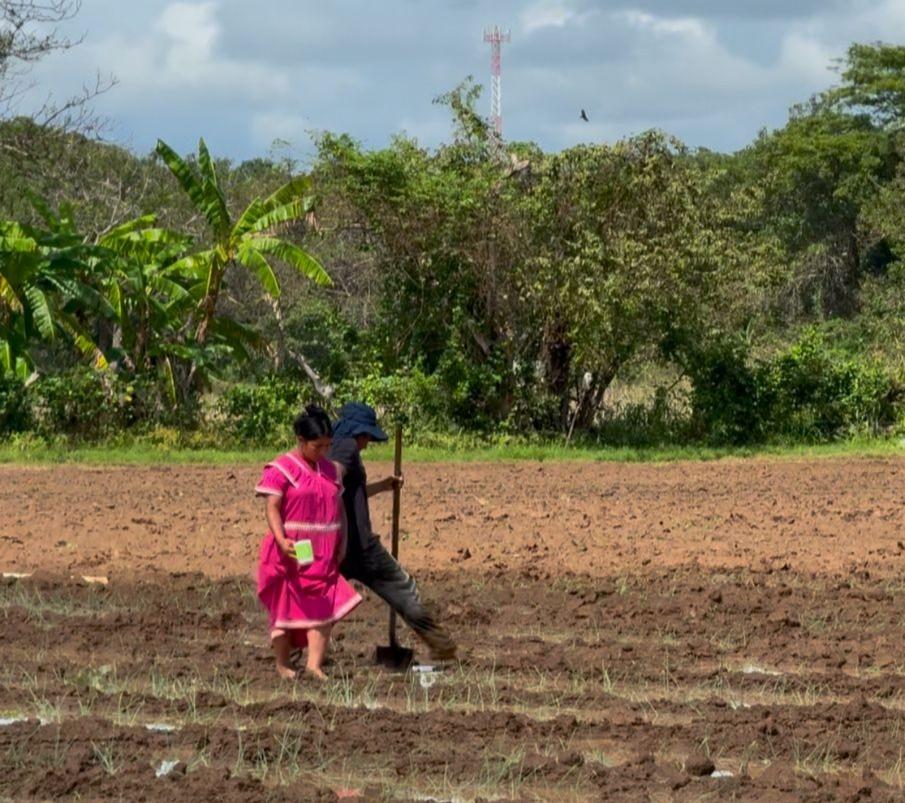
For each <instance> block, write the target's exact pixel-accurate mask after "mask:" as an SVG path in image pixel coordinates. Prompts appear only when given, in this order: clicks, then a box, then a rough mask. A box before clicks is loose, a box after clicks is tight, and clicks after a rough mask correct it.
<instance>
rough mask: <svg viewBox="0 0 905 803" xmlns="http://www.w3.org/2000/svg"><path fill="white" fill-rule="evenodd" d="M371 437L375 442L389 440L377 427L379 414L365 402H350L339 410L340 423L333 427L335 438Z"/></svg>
mask: <svg viewBox="0 0 905 803" xmlns="http://www.w3.org/2000/svg"><path fill="white" fill-rule="evenodd" d="M358 435H370V436H371V437H372V438H373V439H374V440H375V441H386V440H389V436H388V435H387V434H386V432H384V431H383V430H382V429H381V428H380V427H378V426H377V413H376V412H375V411H374V408H373V407H371V406H370V405H369V404H365V403H364V402H348V403H347V404H344V405H343V406H342V407H341V408H340V410H339V421H337V422H336V425H335V426H334V427H333V437H334V438H355V437H357V436H358Z"/></svg>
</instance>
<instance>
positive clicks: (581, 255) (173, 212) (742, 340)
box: [0, 44, 905, 448]
mask: <svg viewBox="0 0 905 803" xmlns="http://www.w3.org/2000/svg"><path fill="white" fill-rule="evenodd" d="M903 54H905V48H903V47H899V46H889V45H882V44H873V45H853V46H852V48H851V49H850V50H849V52H848V54H847V56H846V58H845V59H844V61H843V64H842V68H841V71H840V72H841V78H840V85H839V86H837V87H834V88H832V89H830V90H828V91H827V92H825V93H823V94H821V95H819V96H818V97H816V98H815V99H814V100H812V101H811V102H810V103H807V104H803V105H801V106H799V107H797V108H796V109H794V110H793V113H792V114H791V116H790V119H789V121H788V123H787V124H786V125H784V126H783V127H782V128H781V129H779V130H777V131H772V132H764V133H763V134H761V136H759V137H758V139H757V140H756V141H755V142H754V143H753V144H752V145H751V146H750V147H749V148H745V149H744V150H742V151H741V152H739V153H737V154H714V153H710V152H706V151H700V152H691V151H689V150H687V149H686V148H685V147H684V146H683V145H682V144H681V143H679V142H678V141H676V140H674V139H672V138H670V137H669V136H667V135H665V134H662V133H659V132H647V133H644V134H641V135H639V136H635V137H631V138H628V139H625V140H623V141H620V142H616V143H613V144H588V145H582V146H578V147H574V148H569V149H566V150H564V151H561V152H558V153H544V152H542V151H541V150H540V149H539V148H538V147H537V146H535V145H533V144H531V143H504V142H502V141H500V140H499V138H498V137H496V135H495V134H494V133H493V131H492V128H491V127H490V126H489V125H488V123H487V121H486V120H485V119H484V118H483V117H482V116H481V115H480V114H479V113H478V112H477V111H476V108H477V102H478V100H479V94H480V87H479V86H477V85H475V84H474V83H473V81H471V80H470V79H468V80H466V81H465V82H463V83H462V84H460V85H459V86H457V87H456V88H455V89H453V90H452V91H451V92H449V93H447V94H445V95H442V96H440V97H439V98H438V99H437V102H438V103H440V104H443V105H445V106H446V107H448V109H449V110H450V112H451V115H452V122H453V129H452V135H451V138H450V142H449V143H448V144H445V145H442V146H441V147H439V148H437V149H428V148H425V147H423V146H422V145H420V144H419V143H418V142H417V141H416V140H413V139H410V138H407V137H404V136H400V137H397V138H395V139H394V140H392V142H391V144H390V145H389V146H388V147H384V148H380V149H377V150H367V149H365V148H363V147H362V146H361V145H359V144H358V143H356V142H354V141H353V140H351V139H350V138H349V137H347V136H336V135H332V134H324V135H322V136H321V137H320V139H319V142H318V148H319V151H318V157H317V159H316V160H315V163H314V165H313V168H312V171H311V174H310V175H308V176H297V175H296V176H294V173H295V172H296V171H295V169H294V167H293V165H292V164H291V162H289V161H280V162H277V161H275V160H271V159H254V160H251V161H249V162H246V163H244V164H242V165H238V166H233V165H231V164H230V163H229V162H228V161H226V160H215V159H214V157H213V156H212V155H211V153H210V152H209V150H208V149H207V146H206V145H205V143H204V141H203V140H201V141H200V142H199V145H198V149H197V153H195V154H193V155H190V156H188V157H182V156H180V155H179V154H177V153H176V152H175V151H174V150H173V149H172V148H170V147H169V146H167V145H166V144H165V143H163V142H160V143H159V144H158V147H157V149H156V151H155V155H151V156H148V157H136V156H135V155H133V154H131V153H129V152H128V151H126V150H124V149H122V148H116V147H114V146H107V145H103V144H98V143H92V142H90V141H88V140H87V139H86V138H84V137H78V136H72V135H70V134H69V133H67V132H64V131H55V130H53V128H52V127H48V128H47V129H46V130H43V129H41V128H40V127H39V126H36V125H35V124H34V123H33V122H30V121H27V120H13V121H7V122H0V144H2V143H10V144H11V145H15V146H16V148H18V147H19V146H22V145H24V144H28V145H29V153H30V154H31V156H30V157H29V160H25V161H27V162H28V163H27V164H26V163H25V162H23V163H22V164H20V163H19V160H17V158H16V157H12V156H10V154H12V153H18V152H20V151H18V150H16V149H15V148H12V149H10V148H0V218H2V219H0V375H2V377H3V382H4V384H3V385H2V387H0V422H2V424H0V431H5V432H20V433H21V432H22V431H23V430H27V429H28V428H31V429H35V430H37V431H38V432H40V433H42V435H41V436H42V437H46V438H48V439H52V438H57V437H60V438H66V439H70V438H89V439H90V438H96V437H107V436H106V435H104V433H113V432H116V431H122V430H124V429H125V428H127V427H130V428H133V429H135V430H137V431H140V432H145V433H148V432H153V433H156V434H154V435H153V437H154V438H158V439H159V440H160V445H161V446H162V447H167V448H169V447H171V446H181V445H185V444H186V443H188V442H189V441H192V439H199V440H197V442H198V443H200V442H202V441H205V439H208V438H211V437H215V436H216V437H223V438H224V439H225V440H227V441H234V442H237V443H243V444H251V443H261V442H267V443H276V442H284V440H285V437H286V436H288V432H289V423H290V422H291V419H292V417H293V416H294V415H295V414H296V413H297V411H298V409H299V408H300V406H301V405H302V403H303V402H304V401H306V400H307V399H308V398H309V396H310V394H311V393H312V392H313V391H312V381H311V379H309V377H310V376H311V375H312V369H313V372H314V373H316V374H317V375H318V376H319V382H318V385H319V386H321V385H329V386H333V387H334V388H335V389H336V399H337V401H341V400H345V399H351V398H363V399H365V400H366V401H370V402H371V403H373V404H374V405H375V406H377V407H378V409H380V410H381V412H382V413H383V414H385V415H386V416H388V417H390V418H396V419H399V420H402V421H404V422H405V423H406V424H407V426H409V428H410V429H414V430H416V431H417V432H418V433H419V435H420V436H422V437H427V433H429V432H430V433H431V436H432V437H437V438H440V439H441V440H442V438H443V437H446V435H445V434H444V433H450V432H459V433H461V432H468V433H470V435H469V437H471V436H474V437H475V438H477V439H486V438H491V437H492V438H501V439H509V438H511V439H518V438H526V439H527V440H528V441H531V439H532V438H534V437H535V436H536V435H537V433H545V434H552V433H556V434H557V437H558V438H560V439H562V441H563V442H565V441H566V440H567V439H568V440H570V441H571V442H575V441H582V440H586V439H597V440H600V441H603V442H607V443H612V444H622V445H625V446H628V447H632V448H634V447H640V446H644V445H648V444H663V443H676V442H682V441H685V440H689V439H692V440H694V439H697V440H703V441H710V442H713V443H733V444H735V443H741V444H744V443H760V442H764V441H769V440H771V439H795V438H800V439H806V440H821V439H831V438H836V437H841V436H846V435H849V434H850V433H852V432H856V431H858V432H860V431H865V432H867V431H870V432H873V431H884V430H885V429H887V428H889V427H890V425H891V424H892V423H893V422H894V421H895V420H896V419H897V418H899V419H900V418H901V416H902V399H901V385H902V382H903V381H905V345H903V344H905V331H903V325H905V324H903V321H905V307H903V304H905V301H903V299H905V267H903V266H905V217H903V211H902V210H903V209H905V135H903V134H902V130H903V129H902V124H903V121H905V101H903V98H905V55H903ZM38 151H40V152H41V153H42V154H43V155H42V156H41V157H40V159H38V158H37V157H36V156H35V154H37V153H38ZM293 176H294V177H293ZM174 179H175V180H174ZM38 198H41V199H43V200H38ZM27 199H30V200H28V201H27ZM26 201H27V203H26ZM315 209H316V211H317V215H316V216H315ZM313 234H316V235H317V236H316V237H313V236H312V235H313ZM302 243H304V244H305V246H306V247H307V246H312V247H313V248H315V249H316V254H315V253H312V252H309V251H308V250H306V249H303V248H302V247H301V245H302ZM322 264H327V265H329V266H330V276H331V277H332V280H331V278H329V277H328V276H327V273H326V271H325V270H324V268H323V267H322ZM334 282H335V283H334ZM810 324H814V325H816V327H817V328H816V329H815V330H814V331H813V332H812V331H806V334H805V335H804V336H801V337H799V336H798V333H800V332H801V331H802V330H803V327H805V326H807V325H810ZM815 332H818V334H815ZM713 333H719V334H713ZM765 354H772V355H773V356H770V357H765V356H763V355H765ZM753 355H758V357H757V358H755V356H753ZM661 363H666V366H665V369H666V370H668V371H669V372H670V373H672V374H675V369H676V368H677V366H678V367H681V368H682V369H683V370H684V371H685V376H686V380H687V381H689V382H690V390H689V391H688V397H687V399H686V398H685V397H684V396H681V395H677V394H676V393H674V392H673V391H667V390H666V389H664V388H660V389H659V390H657V391H654V390H653V389H652V388H651V389H649V392H648V395H647V396H646V397H644V398H641V397H639V395H638V393H634V394H632V396H631V398H632V402H631V403H630V404H625V403H622V404H619V403H614V402H612V401H611V399H612V398H613V397H614V394H613V393H611V392H609V391H610V389H611V387H612V385H613V383H614V382H615V383H616V384H617V386H625V385H626V383H631V382H632V381H633V372H634V371H635V370H636V367H637V366H649V365H653V364H657V365H660V364H661ZM86 364H91V365H93V366H94V369H95V372H94V373H92V371H90V370H88V369H85V368H84V366H85V365H86ZM34 376H39V377H40V378H39V379H38V380H37V382H35V383H34V384H32V385H30V386H29V388H28V389H27V390H25V389H24V384H23V383H24V382H25V381H26V380H27V379H28V378H29V377H34ZM680 381H682V380H681V379H680ZM224 383H225V384H224ZM221 387H226V390H225V391H223V392H222V394H221V398H220V399H219V400H218V399H214V401H213V404H211V405H208V407H207V408H205V409H204V411H203V412H202V405H201V401H200V400H201V399H202V398H203V395H204V394H205V393H206V392H208V391H210V390H212V389H214V388H221ZM683 387H684V386H683ZM322 392H325V393H326V391H323V389H322ZM682 393H684V391H682ZM94 410H97V415H96V417H94V416H92V415H89V412H93V411H94ZM210 410H213V411H214V412H213V416H212V417H211V416H210V415H209V411H210ZM205 415H208V416H209V417H207V418H205ZM187 430H193V432H192V433H190V434H186V431H187ZM211 433H216V435H212V434H211ZM16 437H18V438H20V440H21V442H22V443H24V442H25V440H22V439H26V440H27V437H28V433H27V432H26V434H20V435H17V436H16ZM148 437H152V436H151V435H149V436H148ZM456 437H459V436H458V435H457V436H456ZM156 442H157V441H155V443H156ZM193 442H194V441H193ZM205 442H206V441H205ZM457 442H461V441H457Z"/></svg>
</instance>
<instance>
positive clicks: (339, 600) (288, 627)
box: [255, 453, 361, 647]
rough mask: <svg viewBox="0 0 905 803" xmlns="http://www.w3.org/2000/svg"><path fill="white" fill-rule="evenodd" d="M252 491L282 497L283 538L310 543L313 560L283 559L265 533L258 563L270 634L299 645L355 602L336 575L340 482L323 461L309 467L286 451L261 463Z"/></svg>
mask: <svg viewBox="0 0 905 803" xmlns="http://www.w3.org/2000/svg"><path fill="white" fill-rule="evenodd" d="M255 493H256V494H257V495H259V496H279V497H280V498H281V499H282V503H281V505H280V516H281V518H282V520H283V529H284V531H285V532H286V538H287V540H289V541H290V542H294V541H298V540H302V539H307V540H309V541H311V546H312V551H313V553H314V561H313V563H310V564H307V565H304V564H301V563H299V561H297V560H296V559H295V558H287V557H286V556H285V555H284V554H283V553H282V552H281V551H280V548H279V546H278V545H277V542H276V539H275V538H274V537H273V533H270V532H268V533H267V535H266V536H265V537H264V540H263V541H262V542H261V556H260V560H259V563H258V599H260V600H261V602H262V603H263V605H264V607H265V608H267V611H268V613H269V614H270V637H271V638H276V637H277V636H282V635H284V634H288V635H289V637H290V639H291V641H292V643H293V645H294V646H296V647H304V646H305V645H306V644H307V643H308V638H307V635H306V632H305V631H306V630H308V629H310V628H312V627H319V626H322V625H327V624H331V623H333V622H337V621H339V620H340V619H342V618H343V617H344V616H346V615H347V614H348V613H350V612H351V611H352V610H353V609H354V608H355V607H356V606H357V605H358V604H359V603H360V602H361V596H360V595H359V594H358V593H357V592H356V591H355V589H354V588H352V586H351V585H350V584H349V582H348V581H347V580H346V579H345V578H344V577H343V576H342V575H341V574H340V573H339V555H338V554H337V553H338V550H339V549H340V545H341V540H342V519H341V515H342V480H341V479H340V477H339V474H338V472H337V469H336V466H335V465H334V464H333V463H331V462H330V461H329V460H325V459H321V460H320V461H318V463H317V466H316V467H315V468H312V467H311V466H310V465H309V464H308V463H307V462H306V461H305V460H303V459H302V458H301V457H299V456H298V455H295V454H292V453H289V454H284V455H282V456H280V457H278V458H276V459H275V460H273V461H272V462H270V463H268V464H267V465H266V466H265V467H264V474H263V476H262V477H261V481H260V482H259V483H258V485H257V487H256V488H255Z"/></svg>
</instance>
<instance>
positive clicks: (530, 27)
mask: <svg viewBox="0 0 905 803" xmlns="http://www.w3.org/2000/svg"><path fill="white" fill-rule="evenodd" d="M574 17H575V12H574V11H573V10H572V9H570V8H567V7H566V6H564V5H563V4H562V3H556V2H549V1H548V0H542V2H540V3H535V4H534V5H533V6H531V7H530V8H527V9H525V11H524V12H522V30H523V31H524V32H525V33H526V34H530V33H534V32H535V31H539V30H542V29H543V28H562V27H564V26H565V25H566V24H567V23H568V22H569V21H570V20H572V19H573V18H574Z"/></svg>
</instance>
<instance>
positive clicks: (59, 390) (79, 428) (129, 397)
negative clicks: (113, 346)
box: [29, 368, 135, 441]
mask: <svg viewBox="0 0 905 803" xmlns="http://www.w3.org/2000/svg"><path fill="white" fill-rule="evenodd" d="M134 393H135V387H134V386H133V385H131V384H128V383H127V382H125V381H122V380H120V379H119V378H117V377H116V376H115V375H112V374H109V373H99V372H97V371H92V370H91V369H89V368H79V369H73V370H71V371H68V372H66V373H63V374H60V375H58V376H48V377H43V378H42V379H40V380H39V381H37V382H35V383H34V384H33V385H32V386H31V388H30V389H29V395H30V397H31V407H32V415H33V416H34V419H35V431H36V433H37V434H38V435H41V436H44V437H52V436H54V435H66V436H69V437H73V438H76V439H80V440H87V441H99V440H103V439H106V438H110V437H111V436H114V435H115V434H116V433H117V432H119V431H121V430H123V429H125V428H127V427H129V426H130V425H131V424H133V423H134V422H135V416H134V413H133V410H132V405H133V400H134Z"/></svg>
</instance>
